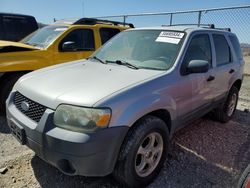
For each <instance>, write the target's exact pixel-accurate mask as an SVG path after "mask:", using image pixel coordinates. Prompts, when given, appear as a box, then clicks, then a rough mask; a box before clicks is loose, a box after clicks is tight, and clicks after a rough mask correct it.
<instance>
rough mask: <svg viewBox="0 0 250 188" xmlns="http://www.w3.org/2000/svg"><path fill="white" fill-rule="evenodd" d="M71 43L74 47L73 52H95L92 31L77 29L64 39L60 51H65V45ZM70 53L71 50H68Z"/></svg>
mask: <svg viewBox="0 0 250 188" xmlns="http://www.w3.org/2000/svg"><path fill="white" fill-rule="evenodd" d="M65 42H70V43H72V45H73V48H72V50H71V51H92V50H95V39H94V32H93V30H92V29H75V30H73V31H71V32H70V33H69V34H68V35H67V36H66V37H64V38H63V39H62V41H61V42H60V44H59V51H65V50H64V49H63V44H64V43H65ZM67 51H69V50H67Z"/></svg>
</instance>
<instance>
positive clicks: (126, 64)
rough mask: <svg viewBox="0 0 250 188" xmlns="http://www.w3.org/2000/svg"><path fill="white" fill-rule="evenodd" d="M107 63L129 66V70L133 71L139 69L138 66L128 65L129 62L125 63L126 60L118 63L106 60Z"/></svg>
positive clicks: (117, 61)
mask: <svg viewBox="0 0 250 188" xmlns="http://www.w3.org/2000/svg"><path fill="white" fill-rule="evenodd" d="M106 62H107V63H116V64H117V65H124V66H127V67H129V68H132V69H139V68H138V67H137V66H135V65H133V64H131V63H128V62H127V61H124V60H116V61H110V60H106Z"/></svg>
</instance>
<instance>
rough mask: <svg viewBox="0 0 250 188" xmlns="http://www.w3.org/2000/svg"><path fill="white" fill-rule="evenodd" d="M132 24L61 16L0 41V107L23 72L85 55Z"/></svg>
mask: <svg viewBox="0 0 250 188" xmlns="http://www.w3.org/2000/svg"><path fill="white" fill-rule="evenodd" d="M131 27H133V24H127V23H121V22H114V21H109V20H97V19H91V18H82V19H79V20H61V21H58V22H56V23H55V24H53V25H49V26H45V27H43V28H41V29H39V30H37V31H35V32H34V33H32V34H30V35H29V36H27V37H26V38H24V39H23V40H21V41H20V42H9V41H0V88H1V90H0V108H2V110H4V109H5V101H6V99H7V97H8V95H9V92H10V91H11V88H12V87H13V85H14V83H15V82H16V80H17V79H18V78H19V77H21V76H22V75H24V74H26V73H28V72H30V71H33V70H36V69H40V68H43V67H47V66H50V65H55V64H59V63H64V62H67V61H73V60H78V59H83V58H87V57H89V56H90V55H91V54H92V53H93V52H94V51H95V50H96V49H98V48H99V47H100V46H101V45H103V44H104V43H105V42H106V41H108V40H109V39H110V38H112V37H113V36H114V35H116V34H117V33H119V32H120V31H122V30H125V29H128V28H131ZM16 29H17V28H16ZM17 30H18V29H17Z"/></svg>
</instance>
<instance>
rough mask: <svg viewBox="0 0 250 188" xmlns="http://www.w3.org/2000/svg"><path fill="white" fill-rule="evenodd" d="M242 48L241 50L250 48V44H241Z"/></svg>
mask: <svg viewBox="0 0 250 188" xmlns="http://www.w3.org/2000/svg"><path fill="white" fill-rule="evenodd" d="M240 47H241V48H250V44H248V43H241V44H240Z"/></svg>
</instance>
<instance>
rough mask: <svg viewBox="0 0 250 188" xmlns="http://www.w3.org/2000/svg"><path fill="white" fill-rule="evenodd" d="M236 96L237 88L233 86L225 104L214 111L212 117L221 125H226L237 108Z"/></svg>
mask: <svg viewBox="0 0 250 188" xmlns="http://www.w3.org/2000/svg"><path fill="white" fill-rule="evenodd" d="M238 96H239V90H238V88H237V87H235V86H233V87H232V88H231V89H230V91H229V94H228V97H227V100H226V102H225V103H224V104H223V105H222V107H219V108H217V109H215V110H214V111H213V113H212V116H213V117H214V118H215V119H216V120H218V121H220V122H222V123H226V122H228V121H229V120H230V119H232V117H233V114H234V112H235V109H236V106H237V102H238Z"/></svg>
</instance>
